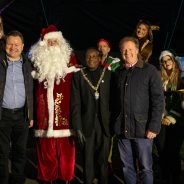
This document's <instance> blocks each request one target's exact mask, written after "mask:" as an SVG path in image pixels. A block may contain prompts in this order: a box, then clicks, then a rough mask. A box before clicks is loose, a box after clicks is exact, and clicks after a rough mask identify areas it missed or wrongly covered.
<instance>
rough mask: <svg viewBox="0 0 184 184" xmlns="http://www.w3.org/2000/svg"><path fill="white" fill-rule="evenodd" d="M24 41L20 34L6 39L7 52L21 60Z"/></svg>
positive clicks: (12, 57) (11, 56) (9, 55)
mask: <svg viewBox="0 0 184 184" xmlns="http://www.w3.org/2000/svg"><path fill="white" fill-rule="evenodd" d="M23 48H24V43H23V41H22V39H21V38H20V37H19V36H9V37H7V40H6V46H5V50H6V54H7V56H8V57H9V58H10V59H11V60H12V61H15V60H19V59H20V57H21V53H22V50H23Z"/></svg>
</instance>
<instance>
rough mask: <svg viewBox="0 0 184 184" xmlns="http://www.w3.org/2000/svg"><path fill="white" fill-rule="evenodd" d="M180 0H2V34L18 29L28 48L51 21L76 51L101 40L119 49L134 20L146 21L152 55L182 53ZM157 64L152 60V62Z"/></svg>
mask: <svg viewBox="0 0 184 184" xmlns="http://www.w3.org/2000/svg"><path fill="white" fill-rule="evenodd" d="M183 1H184V0H12V1H11V0H0V8H1V15H2V17H3V20H4V28H5V32H9V31H10V30H12V29H17V30H19V31H21V32H22V33H23V35H24V37H25V46H26V47H25V48H26V50H28V49H29V47H30V46H31V45H32V44H33V43H35V42H36V41H37V40H38V39H39V36H40V30H41V28H43V27H46V26H47V25H48V24H55V25H56V26H57V27H58V29H59V30H61V31H62V33H63V35H64V37H65V38H66V39H67V40H69V42H70V43H71V45H72V47H73V49H74V50H76V51H84V50H86V48H88V47H91V46H96V42H97V41H98V40H99V39H100V38H105V39H107V40H109V41H110V43H111V46H112V51H113V52H118V50H119V49H118V43H119V40H120V39H121V38H122V37H124V36H128V35H132V33H133V31H134V28H135V26H136V23H137V22H138V21H139V20H140V19H147V20H149V21H150V22H151V23H152V24H156V25H159V26H160V30H159V31H154V32H153V34H154V51H153V56H154V57H153V58H154V60H158V59H157V58H158V55H159V53H160V51H162V50H163V49H173V50H174V51H175V52H176V53H177V54H178V55H184V46H183V45H184V8H183V7H184V2H183ZM155 62H156V61H155Z"/></svg>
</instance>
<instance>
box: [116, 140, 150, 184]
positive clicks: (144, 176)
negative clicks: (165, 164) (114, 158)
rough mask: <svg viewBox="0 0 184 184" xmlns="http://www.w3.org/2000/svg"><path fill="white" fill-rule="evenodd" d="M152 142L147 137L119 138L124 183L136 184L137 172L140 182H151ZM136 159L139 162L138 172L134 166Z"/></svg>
mask: <svg viewBox="0 0 184 184" xmlns="http://www.w3.org/2000/svg"><path fill="white" fill-rule="evenodd" d="M152 144H153V141H152V140H149V139H138V138H137V139H123V138H120V139H119V141H118V149H119V153H120V159H121V161H122V170H123V175H124V180H125V183H126V184H136V183H137V174H139V179H140V182H141V183H144V184H152V183H153V170H152ZM136 159H137V160H138V164H139V173H137V169H136V167H135V166H136V164H135V160H136Z"/></svg>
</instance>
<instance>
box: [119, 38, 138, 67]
mask: <svg viewBox="0 0 184 184" xmlns="http://www.w3.org/2000/svg"><path fill="white" fill-rule="evenodd" d="M120 51H121V56H122V58H123V60H124V61H125V63H126V64H134V63H136V62H137V61H138V53H139V49H138V48H137V47H136V45H135V43H134V42H133V41H126V42H124V43H123V44H122V45H121V48H120Z"/></svg>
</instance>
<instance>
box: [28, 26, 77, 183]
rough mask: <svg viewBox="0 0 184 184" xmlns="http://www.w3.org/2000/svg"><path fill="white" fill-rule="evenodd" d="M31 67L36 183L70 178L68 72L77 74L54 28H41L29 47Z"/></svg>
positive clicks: (72, 58)
mask: <svg viewBox="0 0 184 184" xmlns="http://www.w3.org/2000/svg"><path fill="white" fill-rule="evenodd" d="M30 58H31V60H32V62H33V65H34V71H33V72H32V76H33V78H34V79H36V84H35V98H36V99H35V109H36V112H35V114H36V123H35V136H36V137H38V139H37V145H36V147H37V154H38V180H39V181H40V183H44V182H52V183H54V182H55V183H56V182H57V180H63V181H65V182H66V183H67V182H69V181H71V180H72V179H73V177H74V164H75V145H74V141H73V137H72V134H73V133H72V130H71V129H70V128H69V127H70V126H69V125H70V122H69V114H70V91H71V79H72V73H73V72H76V71H78V70H79V69H78V68H77V67H76V63H77V62H76V58H75V55H74V54H73V53H72V48H71V47H70V45H69V43H68V42H67V41H66V40H65V39H64V37H63V35H62V33H61V32H60V31H58V30H57V28H56V27H55V26H54V25H50V26H48V28H44V29H42V33H41V38H40V40H39V41H38V42H37V43H36V44H35V45H33V46H32V48H31V50H30Z"/></svg>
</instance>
